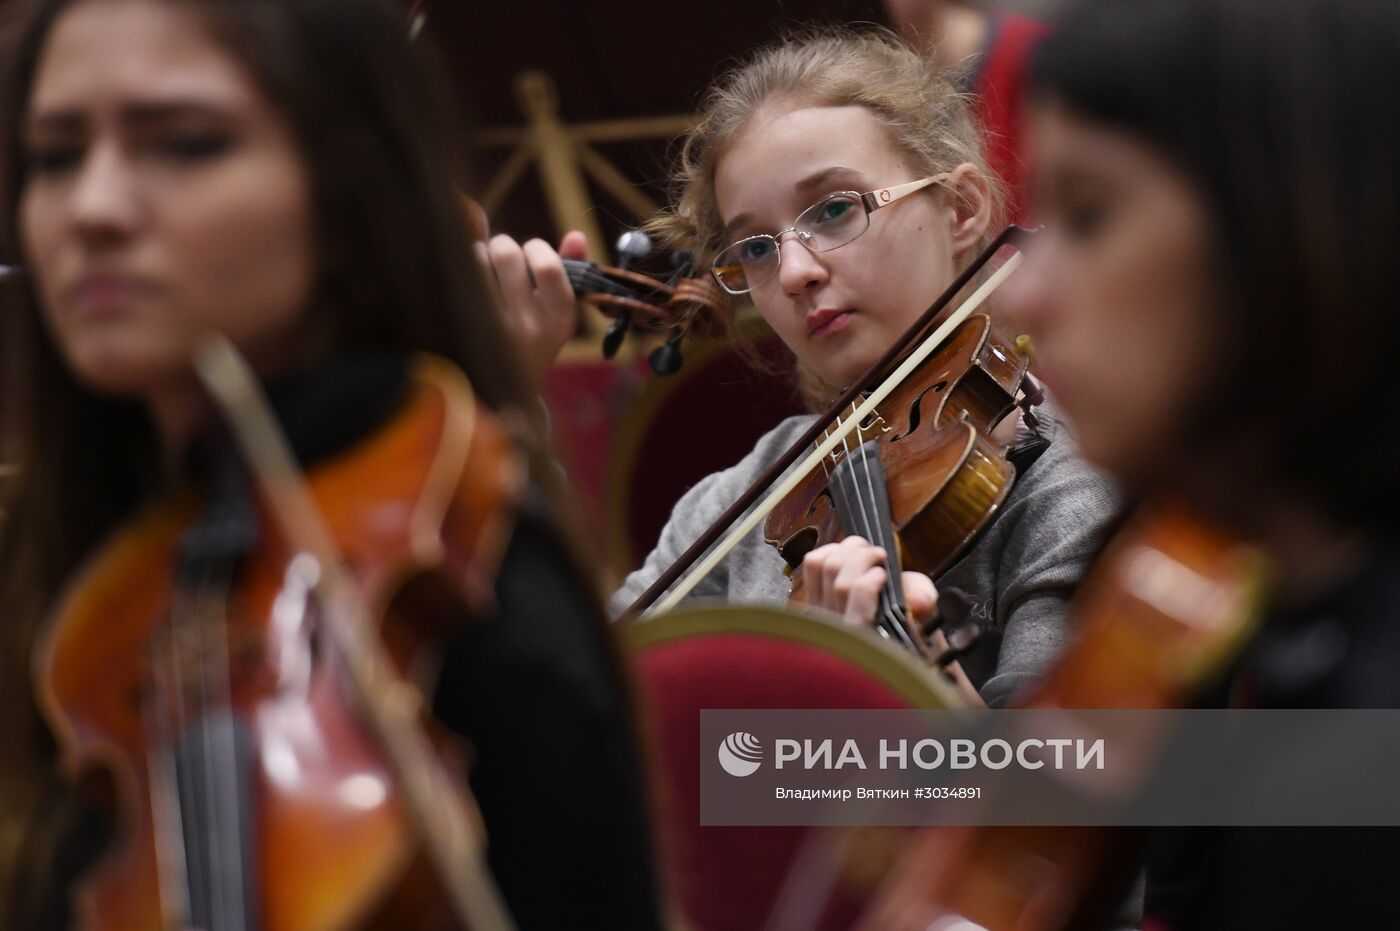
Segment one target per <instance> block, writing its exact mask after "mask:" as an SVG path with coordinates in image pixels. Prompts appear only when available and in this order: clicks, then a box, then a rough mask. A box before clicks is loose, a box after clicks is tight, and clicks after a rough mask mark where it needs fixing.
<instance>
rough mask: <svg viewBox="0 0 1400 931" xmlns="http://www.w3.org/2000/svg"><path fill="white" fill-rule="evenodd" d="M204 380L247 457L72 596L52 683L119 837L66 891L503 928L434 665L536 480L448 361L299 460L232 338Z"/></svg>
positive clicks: (48, 652) (280, 929) (47, 660)
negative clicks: (335, 448)
mask: <svg viewBox="0 0 1400 931" xmlns="http://www.w3.org/2000/svg"><path fill="white" fill-rule="evenodd" d="M199 368H200V371H201V375H202V376H203V377H204V378H205V381H206V384H207V385H209V387H210V388H211V393H212V394H213V395H214V396H215V398H216V399H217V400H218V402H219V403H220V404H221V405H222V406H223V407H224V409H225V410H226V412H228V414H229V417H230V419H231V422H232V423H233V425H234V428H235V437H236V439H237V441H238V443H239V444H240V446H241V447H242V448H243V450H244V453H245V457H246V458H247V459H248V462H249V464H250V466H249V468H250V469H251V471H249V468H245V467H244V466H243V465H242V464H241V463H239V462H238V460H237V457H235V456H224V457H221V458H220V459H219V460H218V465H217V466H216V467H215V469H214V471H213V472H212V476H211V478H210V480H209V481H208V483H207V485H206V486H205V487H203V488H201V489H199V490H190V491H187V492H185V493H183V494H180V495H178V496H176V497H175V498H174V499H172V500H168V501H166V502H164V503H161V504H159V505H158V506H155V507H152V508H151V509H149V510H147V511H146V512H145V513H144V514H142V515H141V516H139V517H138V518H137V519H135V520H133V521H132V522H130V523H129V524H128V525H127V526H126V527H125V528H124V529H122V530H120V531H119V532H118V533H117V534H116V536H115V537H114V538H113V539H111V540H110V541H109V542H107V543H106V544H105V545H104V546H103V547H102V548H101V549H100V550H99V551H98V553H97V554H96V555H95V556H94V557H93V558H92V559H91V560H90V561H89V563H88V564H87V565H86V567H85V568H84V569H83V570H82V571H81V573H80V574H79V575H78V576H77V577H76V579H75V580H74V581H73V582H72V583H71V584H70V586H69V587H68V588H67V589H66V591H65V593H64V594H63V596H62V598H61V599H60V601H59V603H58V607H57V610H56V612H55V614H54V615H53V617H52V618H51V620H50V623H49V624H48V626H47V628H46V631H45V634H44V636H43V638H42V641H41V643H40V646H39V649H38V652H37V660H36V688H37V691H38V700H39V703H40V706H41V710H42V711H43V713H44V715H45V716H46V718H47V720H48V722H49V724H50V725H51V727H52V729H53V732H54V734H55V735H56V737H57V740H58V742H59V748H60V752H59V758H60V765H61V767H62V768H63V770H64V771H65V772H66V773H67V774H68V775H69V776H70V777H72V778H73V779H74V780H75V781H78V782H79V783H80V784H81V785H82V786H84V787H88V788H92V789H94V790H96V791H97V797H98V800H99V801H100V802H105V804H106V806H107V808H108V811H109V814H110V816H111V819H112V821H113V822H114V823H115V824H116V826H117V831H116V833H115V838H114V843H113V844H112V845H111V846H110V848H109V849H108V850H107V851H106V852H105V854H104V855H103V857H102V858H101V860H100V861H99V862H98V863H97V864H96V865H95V866H94V868H93V869H92V870H91V871H89V873H88V874H86V876H85V878H84V879H83V880H81V882H80V885H79V887H78V888H77V889H76V892H75V901H76V913H77V926H78V927H80V928H83V929H111V931H150V929H153V928H201V929H206V931H234V929H236V931H243V929H249V928H258V929H262V931H316V929H326V931H330V929H340V928H346V927H350V926H354V927H357V928H360V927H365V928H380V927H382V928H396V929H397V928H405V929H414V928H443V927H449V928H450V927H466V926H470V927H471V928H472V929H474V931H481V929H504V928H509V927H511V922H510V920H509V918H508V916H507V915H506V912H505V909H504V906H503V905H502V904H501V900H500V896H499V892H498V891H497V890H496V889H495V886H494V883H493V881H492V880H491V879H490V877H489V874H487V872H486V871H485V869H484V862H483V858H482V855H481V847H482V845H481V841H480V837H479V834H480V831H479V828H478V827H477V815H476V814H475V812H474V810H473V807H472V802H471V799H470V797H469V795H468V794H467V792H466V788H465V783H464V780H463V779H462V778H461V777H460V775H454V773H456V774H460V772H461V768H460V757H461V753H460V750H458V749H456V748H454V747H453V746H452V745H451V744H449V743H448V742H447V741H446V740H445V739H443V738H442V737H441V735H433V734H431V730H432V722H431V721H430V720H428V719H427V717H426V714H425V712H424V710H423V708H424V704H425V703H424V700H423V697H422V696H423V691H422V690H423V688H425V687H426V686H428V685H429V684H430V683H427V682H424V681H423V670H425V669H432V668H434V665H435V662H436V660H435V657H436V656H437V655H438V654H440V652H441V650H442V648H443V647H444V645H445V639H446V638H448V637H450V636H452V633H453V628H454V626H455V625H456V624H457V623H458V621H459V619H460V618H461V617H462V616H464V615H469V614H471V613H472V612H474V611H479V610H482V609H483V608H485V607H486V606H487V605H488V602H489V599H490V598H491V597H492V592H493V582H494V575H495V571H496V568H497V566H498V565H499V563H500V561H501V559H502V558H503V554H504V547H505V544H506V541H507V539H508V537H509V533H510V528H511V526H512V521H513V515H514V512H515V509H516V506H517V504H518V502H519V500H520V497H521V495H522V494H523V491H524V487H525V476H526V471H525V467H524V464H523V462H522V460H521V458H520V456H519V454H518V452H517V450H516V448H515V444H514V443H513V442H512V440H511V437H510V436H509V435H508V433H507V431H506V430H505V428H504V427H503V426H502V425H501V424H500V423H499V422H498V421H497V420H496V419H495V418H494V417H493V416H492V415H491V414H490V413H489V412H488V411H486V410H485V409H483V408H482V407H481V406H480V405H479V404H478V403H477V401H476V400H475V398H474V396H473V394H472V392H471V388H470V386H469V385H468V384H467V382H466V379H465V378H464V377H463V376H462V375H461V373H460V372H459V371H458V370H457V369H455V368H454V367H452V366H451V365H449V364H448V363H445V362H441V361H438V360H434V359H431V358H420V359H417V360H415V361H414V362H413V363H412V367H411V370H410V372H409V376H408V378H407V379H406V380H405V381H406V384H407V387H406V388H405V389H404V397H403V398H402V401H401V403H400V404H399V405H398V407H397V408H395V409H394V411H393V413H392V416H388V417H387V419H386V420H385V421H384V422H383V423H382V425H381V426H380V427H379V428H378V429H377V430H376V431H375V432H374V433H373V434H372V435H371V436H370V437H368V438H365V439H360V440H358V441H356V442H355V443H354V444H353V445H350V446H348V447H347V448H344V449H342V450H341V451H340V452H338V453H335V454H334V455H333V456H331V457H330V458H327V459H325V460H323V461H322V462H320V463H319V464H318V465H316V466H315V467H314V468H313V470H312V472H311V473H310V474H309V475H308V476H305V477H303V476H302V475H301V474H300V472H299V471H298V469H297V467H296V466H295V465H294V462H293V459H292V456H291V452H290V450H289V449H287V448H286V442H285V439H284V438H283V437H282V436H281V435H280V432H279V431H278V428H277V427H276V425H275V423H274V422H273V420H272V417H271V414H270V412H268V411H267V410H266V409H265V408H264V407H263V405H262V402H261V395H260V394H259V389H258V388H257V387H256V384H255V382H254V381H253V380H252V378H251V372H250V371H249V370H248V369H247V367H246V363H243V362H242V360H241V358H240V357H237V356H236V353H234V351H233V349H232V347H231V346H229V345H228V344H226V343H222V342H218V343H214V344H212V345H211V348H210V350H209V351H208V352H206V353H205V354H204V355H203V356H202V357H201V360H200V364H199Z"/></svg>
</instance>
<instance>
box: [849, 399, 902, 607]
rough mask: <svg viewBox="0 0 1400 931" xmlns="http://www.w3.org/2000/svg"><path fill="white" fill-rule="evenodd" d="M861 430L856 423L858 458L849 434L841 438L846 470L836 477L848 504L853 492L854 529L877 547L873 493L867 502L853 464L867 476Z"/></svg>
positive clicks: (876, 513) (877, 535) (887, 584)
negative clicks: (855, 518) (857, 465)
mask: <svg viewBox="0 0 1400 931" xmlns="http://www.w3.org/2000/svg"><path fill="white" fill-rule="evenodd" d="M837 423H838V425H839V423H840V417H838V418H837ZM863 430H864V428H863V425H862V424H860V423H857V424H856V429H855V437H856V451H858V452H859V454H860V455H859V457H858V458H857V456H856V454H855V452H853V451H852V449H851V440H850V437H851V434H849V433H847V434H846V435H845V436H844V437H842V439H841V448H842V450H843V452H844V454H845V460H846V469H845V473H844V479H843V478H842V477H838V478H837V481H840V482H842V485H843V487H844V488H845V489H846V491H847V495H846V499H847V501H848V502H850V501H851V498H852V495H851V494H850V493H851V492H854V503H855V508H856V514H855V515H854V516H855V517H857V518H859V520H860V526H859V527H858V528H855V529H856V530H857V531H858V532H860V533H862V534H864V536H865V539H866V542H868V543H870V544H871V545H872V546H879V545H880V543H881V536H880V534H878V533H877V530H878V525H879V514H878V512H877V511H876V509H875V501H874V495H873V491H872V494H871V497H870V498H869V500H867V498H866V496H865V494H864V493H863V492H862V491H861V487H860V485H861V483H860V479H859V478H858V477H857V476H856V475H855V464H856V462H857V461H859V462H860V464H861V466H862V468H863V469H864V470H865V471H866V472H867V474H868V472H869V466H870V461H869V459H868V458H866V449H865V439H864V436H863ZM889 574H890V573H889V571H888V570H886V572H885V577H886V578H885V585H884V587H883V588H884V590H885V591H886V593H887V594H886V597H888V586H889ZM876 610H877V611H881V607H880V606H877V608H876Z"/></svg>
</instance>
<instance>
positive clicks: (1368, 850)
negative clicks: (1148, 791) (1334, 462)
mask: <svg viewBox="0 0 1400 931" xmlns="http://www.w3.org/2000/svg"><path fill="white" fill-rule="evenodd" d="M1203 705H1205V706H1206V707H1218V706H1227V705H1229V706H1233V705H1244V706H1249V707H1264V708H1400V550H1397V549H1396V548H1395V547H1393V546H1391V547H1384V548H1381V549H1379V550H1378V551H1377V552H1376V553H1375V554H1374V556H1373V558H1372V559H1371V560H1370V561H1369V563H1368V564H1367V565H1366V566H1365V567H1364V568H1363V569H1362V570H1361V571H1359V572H1358V573H1356V574H1355V575H1354V577H1353V578H1351V579H1350V580H1348V581H1347V582H1346V583H1345V584H1342V585H1339V586H1337V587H1335V588H1334V589H1333V590H1332V592H1331V593H1330V594H1328V595H1326V596H1325V597H1323V598H1320V599H1318V600H1316V601H1315V602H1314V603H1312V604H1311V605H1309V606H1308V607H1306V608H1305V609H1302V610H1296V611H1289V612H1278V613H1276V614H1274V615H1273V616H1271V617H1269V618H1268V619H1267V620H1266V621H1265V623H1264V625H1263V626H1262V628H1261V630H1260V632H1259V634H1258V635H1257V636H1256V637H1255V638H1254V640H1253V641H1252V642H1251V644H1250V645H1249V647H1248V648H1247V649H1246V650H1245V651H1244V653H1243V654H1242V655H1241V657H1240V660H1239V662H1238V663H1237V664H1236V667H1235V668H1234V669H1233V670H1232V671H1231V672H1230V674H1229V675H1228V676H1226V677H1225V678H1224V680H1223V681H1221V682H1220V683H1218V684H1217V686H1216V687H1215V688H1214V689H1212V690H1211V691H1210V692H1209V693H1208V694H1207V696H1206V700H1205V701H1204V702H1203ZM1397 867H1400V829H1396V828H1248V829H1245V828H1212V829H1193V830H1184V831H1161V832H1155V833H1154V834H1153V836H1152V837H1151V839H1150V843H1149V856H1148V892H1147V902H1146V914H1147V916H1148V918H1149V920H1152V919H1156V920H1157V921H1158V922H1160V924H1158V925H1155V926H1153V925H1149V926H1150V927H1163V926H1164V927H1165V928H1169V929H1171V931H1180V929H1193V931H1194V929H1198V928H1200V929H1213V928H1220V929H1227V928H1228V929H1232V931H1235V929H1247V928H1270V929H1279V928H1400V896H1397V895H1396V894H1395V890H1394V889H1393V888H1392V887H1391V886H1390V882H1391V881H1392V877H1393V876H1394V874H1395V871H1396V868H1397Z"/></svg>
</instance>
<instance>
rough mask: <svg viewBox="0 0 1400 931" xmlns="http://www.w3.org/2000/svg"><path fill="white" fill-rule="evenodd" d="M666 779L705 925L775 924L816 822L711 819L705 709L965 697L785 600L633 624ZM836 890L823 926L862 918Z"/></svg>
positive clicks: (687, 901) (689, 904)
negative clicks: (736, 823)
mask: <svg viewBox="0 0 1400 931" xmlns="http://www.w3.org/2000/svg"><path fill="white" fill-rule="evenodd" d="M626 640H627V642H628V644H629V647H630V649H631V653H632V658H633V661H634V664H635V667H636V671H637V674H638V676H639V679H640V682H641V686H642V690H643V699H644V702H645V707H646V709H647V714H646V717H647V724H648V730H649V737H650V740H651V746H652V750H653V753H654V755H655V764H656V767H657V770H658V776H659V779H660V782H661V785H660V790H659V794H660V795H661V796H662V798H661V812H660V814H661V824H662V831H663V836H662V847H663V850H664V851H665V856H666V860H667V866H668V873H669V880H670V882H671V884H672V888H673V890H674V891H675V893H676V895H677V897H678V899H679V900H680V905H681V908H682V909H683V911H684V913H685V916H686V918H687V919H688V921H689V922H690V924H691V926H692V927H694V928H696V929H698V931H752V929H759V928H763V927H764V926H765V924H766V923H767V921H768V918H769V913H770V912H771V911H772V909H773V905H774V902H775V900H776V899H777V897H778V895H779V893H780V892H781V890H782V888H783V885H784V882H785V881H786V879H787V877H788V873H789V868H790V867H791V865H792V863H793V861H794V858H795V857H796V856H797V855H798V854H799V851H800V849H801V848H802V845H803V842H804V840H805V839H806V838H807V835H808V833H809V832H811V831H815V830H820V829H809V828H793V827H762V828H754V827H702V826H701V825H700V802H699V793H700V756H699V754H700V752H701V748H700V711H701V710H703V709H716V708H762V709H793V708H816V709H822V708H866V709H871V708H873V709H879V708H930V707H947V706H948V705H949V704H951V703H952V702H953V701H954V699H953V697H952V695H951V694H950V692H949V690H948V689H946V688H941V687H940V686H941V685H942V684H941V683H939V682H936V681H934V680H933V679H932V678H931V677H930V676H928V675H927V674H926V672H925V671H924V670H923V669H922V668H921V667H920V665H919V664H918V662H917V661H916V660H914V659H913V658H912V657H909V656H907V655H905V654H903V653H901V652H899V651H897V650H896V649H894V648H893V647H890V646H888V645H886V644H884V643H881V642H878V640H877V639H876V638H875V637H874V636H873V635H871V634H869V633H867V632H864V631H857V630H853V629H850V628H845V627H842V626H840V625H839V624H835V623H828V622H827V621H825V620H821V619H817V618H814V617H809V616H805V615H800V614H797V613H795V612H789V611H784V610H780V609H777V608H759V607H742V608H741V607H732V606H725V607H713V608H705V609H693V610H688V611H685V612H677V613H675V614H672V615H669V616H667V617H664V618H660V619H656V620H647V621H642V622H639V623H637V624H635V625H633V626H632V627H631V628H629V629H628V630H627V632H626ZM858 904H859V903H858V902H855V901H852V900H851V899H850V898H849V897H844V898H843V897H842V896H841V895H839V894H838V895H836V896H834V897H833V898H832V901H831V902H829V903H828V905H827V907H826V909H825V913H824V915H823V917H822V918H821V919H820V920H817V921H816V924H815V925H814V926H813V927H817V928H842V927H847V926H849V925H850V923H851V921H852V919H853V918H854V916H855V912H856V909H857V907H858Z"/></svg>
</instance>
